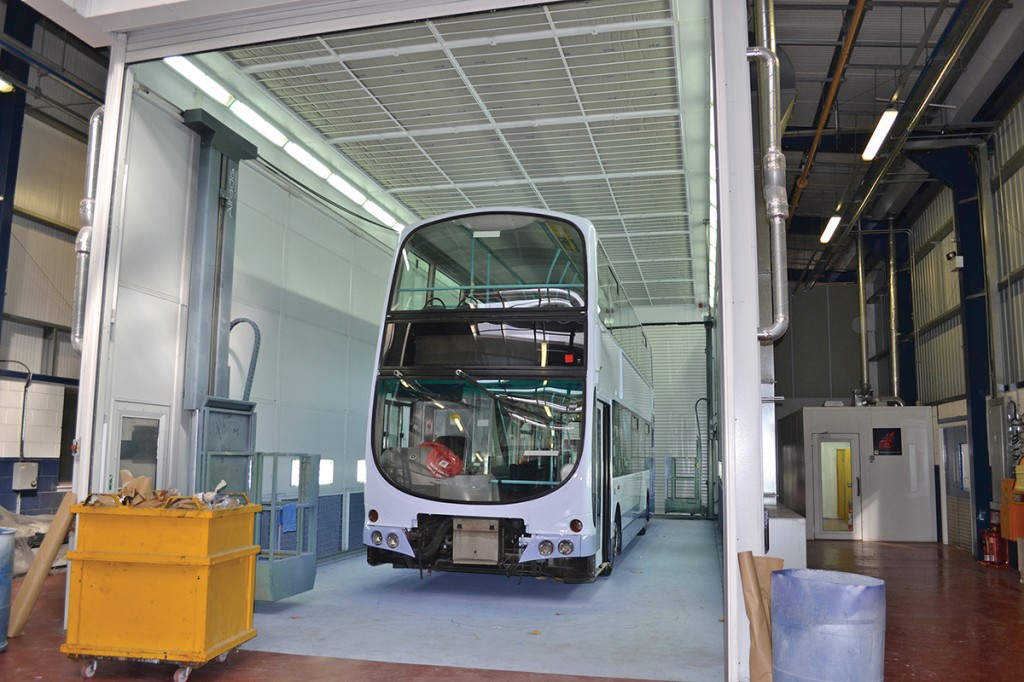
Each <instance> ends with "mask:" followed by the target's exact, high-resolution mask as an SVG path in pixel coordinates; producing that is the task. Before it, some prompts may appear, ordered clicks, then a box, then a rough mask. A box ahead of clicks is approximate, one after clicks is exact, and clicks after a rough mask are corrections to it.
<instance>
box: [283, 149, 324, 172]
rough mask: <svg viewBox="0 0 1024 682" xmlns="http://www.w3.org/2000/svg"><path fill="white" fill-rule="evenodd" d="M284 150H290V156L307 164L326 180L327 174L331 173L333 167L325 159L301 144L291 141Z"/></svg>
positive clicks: (307, 166) (310, 169)
mask: <svg viewBox="0 0 1024 682" xmlns="http://www.w3.org/2000/svg"><path fill="white" fill-rule="evenodd" d="M284 150H285V151H286V152H288V156H290V157H292V158H293V159H295V160H296V161H298V162H299V163H301V164H302V165H303V166H305V167H306V169H307V170H309V171H310V172H312V173H313V175H316V176H317V177H320V178H323V179H324V180H326V179H327V176H329V175H330V174H331V169H330V168H328V167H327V166H326V165H325V164H324V162H323V161H321V160H320V159H318V158H316V157H315V156H313V155H312V154H310V153H309V152H308V151H306V148H305V147H303V146H302V145H301V144H296V143H294V142H289V143H288V144H286V145H285V146H284Z"/></svg>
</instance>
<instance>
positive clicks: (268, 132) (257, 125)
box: [228, 99, 288, 147]
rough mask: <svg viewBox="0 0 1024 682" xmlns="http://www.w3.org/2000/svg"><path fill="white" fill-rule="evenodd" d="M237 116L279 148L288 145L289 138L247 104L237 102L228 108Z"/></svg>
mask: <svg viewBox="0 0 1024 682" xmlns="http://www.w3.org/2000/svg"><path fill="white" fill-rule="evenodd" d="M228 109H230V110H231V113H233V114H234V115H235V116H237V117H238V118H240V119H241V120H242V122H243V123H245V124H246V125H247V126H249V127H250V128H252V129H253V130H255V131H256V132H257V133H259V134H260V135H262V136H263V137H265V138H267V139H268V140H270V141H271V142H272V143H274V144H276V145H277V146H278V147H283V146H285V145H286V144H287V143H288V138H287V136H285V134H284V133H282V132H281V131H280V130H278V129H277V128H275V127H274V126H273V125H271V123H270V122H269V121H268V120H267V119H265V118H263V117H262V116H260V115H259V114H258V113H256V111H255V110H254V109H253V108H252V107H250V106H249V105H248V104H246V103H245V102H242V101H240V100H237V99H236V100H235V101H234V102H232V103H231V106H229V107H228Z"/></svg>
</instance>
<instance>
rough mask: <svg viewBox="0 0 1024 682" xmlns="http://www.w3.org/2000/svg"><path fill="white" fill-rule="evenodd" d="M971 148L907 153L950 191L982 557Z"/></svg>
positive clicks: (985, 483)
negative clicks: (959, 262)
mask: <svg viewBox="0 0 1024 682" xmlns="http://www.w3.org/2000/svg"><path fill="white" fill-rule="evenodd" d="M972 152H973V147H950V148H947V149H935V150H928V151H913V152H910V151H908V152H906V156H907V158H909V159H910V160H911V161H913V162H914V163H916V164H917V165H919V166H921V167H922V168H924V169H925V170H927V171H928V172H929V173H931V174H932V175H934V176H935V177H936V178H938V179H939V180H940V181H941V182H942V183H943V184H945V185H947V186H948V187H950V188H951V189H952V190H953V215H954V221H953V222H954V226H955V229H956V242H957V255H959V256H962V257H963V259H964V262H963V267H962V268H960V306H961V310H962V311H963V313H962V318H961V329H962V330H963V339H964V345H963V354H964V369H965V371H966V384H967V434H968V436H967V437H968V440H969V441H970V443H971V468H972V476H971V482H972V485H973V488H974V495H973V499H974V525H975V540H976V544H975V558H977V559H978V560H979V561H980V560H981V558H982V543H981V532H982V531H984V530H985V529H986V528H988V526H989V519H988V514H989V502H991V500H992V466H991V464H989V461H988V424H987V421H986V408H985V400H986V398H987V396H988V394H989V387H990V385H991V373H992V369H991V361H990V360H991V356H990V350H989V349H990V344H989V324H988V305H987V301H986V289H985V248H984V241H983V238H982V229H981V227H982V225H981V204H980V202H979V198H978V174H977V172H976V170H975V167H974V157H973V154H972Z"/></svg>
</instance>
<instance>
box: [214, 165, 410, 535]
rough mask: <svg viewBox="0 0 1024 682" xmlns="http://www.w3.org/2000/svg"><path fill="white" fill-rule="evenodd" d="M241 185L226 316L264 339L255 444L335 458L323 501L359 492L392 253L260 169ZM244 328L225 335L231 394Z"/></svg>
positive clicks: (241, 370)
mask: <svg viewBox="0 0 1024 682" xmlns="http://www.w3.org/2000/svg"><path fill="white" fill-rule="evenodd" d="M239 177H240V180H239V204H240V209H239V214H238V225H237V238H236V243H235V279H234V291H233V302H232V309H231V316H232V318H237V317H249V318H251V319H253V320H254V321H255V322H256V323H257V324H258V325H259V327H260V331H261V333H262V343H261V348H260V355H259V360H258V362H257V365H256V376H255V380H254V384H253V390H252V396H251V398H252V399H253V400H255V401H256V402H257V408H256V412H257V434H256V447H257V449H259V450H264V451H280V452H308V453H313V454H318V455H320V456H321V457H322V458H324V459H332V460H334V462H335V465H334V471H335V476H334V482H333V483H332V484H330V485H328V486H322V487H321V490H320V492H321V494H328V493H330V494H335V493H337V492H340V491H342V490H344V489H350V488H354V487H358V486H359V484H358V483H357V482H356V461H357V460H359V459H364V458H365V448H366V427H367V423H368V415H369V400H370V389H371V385H372V374H373V365H374V358H375V353H376V345H377V336H378V333H379V329H380V317H381V313H382V305H383V302H384V298H385V289H386V286H387V282H386V278H387V277H388V273H389V270H390V265H391V258H392V256H391V253H390V252H385V250H383V249H382V248H380V247H378V246H375V245H373V244H372V243H370V242H367V241H366V240H363V239H360V238H357V237H356V236H355V235H354V233H353V231H352V230H351V229H350V227H349V226H348V225H347V224H346V223H345V221H344V219H343V218H342V217H340V216H338V215H336V214H334V213H331V212H330V211H327V210H325V209H323V208H322V207H320V206H319V205H318V204H317V200H316V199H314V198H311V197H309V196H307V195H306V194H304V193H303V192H302V191H301V190H299V189H297V188H295V187H292V186H290V185H288V184H285V183H283V182H282V181H279V180H278V179H276V178H273V177H271V176H269V175H268V174H266V173H265V172H264V171H263V170H262V169H261V168H260V167H259V166H258V165H257V164H254V163H244V164H242V167H241V172H240V176H239ZM245 329H246V327H245V326H244V325H239V326H238V327H236V328H235V331H234V332H233V333H232V336H231V363H232V374H231V386H232V395H233V396H235V397H238V396H240V395H241V390H242V388H241V387H242V386H243V384H244V381H245V372H246V371H248V362H249V356H250V348H251V345H252V334H251V332H248V331H245ZM355 541H356V542H358V538H356V539H355Z"/></svg>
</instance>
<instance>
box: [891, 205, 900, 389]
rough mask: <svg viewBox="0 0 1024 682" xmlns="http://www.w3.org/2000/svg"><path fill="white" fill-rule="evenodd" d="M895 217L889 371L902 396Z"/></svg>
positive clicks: (892, 251)
mask: <svg viewBox="0 0 1024 682" xmlns="http://www.w3.org/2000/svg"><path fill="white" fill-rule="evenodd" d="M894 222H895V218H894V217H893V216H892V215H890V216H889V371H890V372H891V374H892V396H893V397H894V398H899V397H900V354H899V330H897V329H896V325H897V324H898V317H897V312H898V311H897V309H896V232H895V231H894V230H893V223H894Z"/></svg>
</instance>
